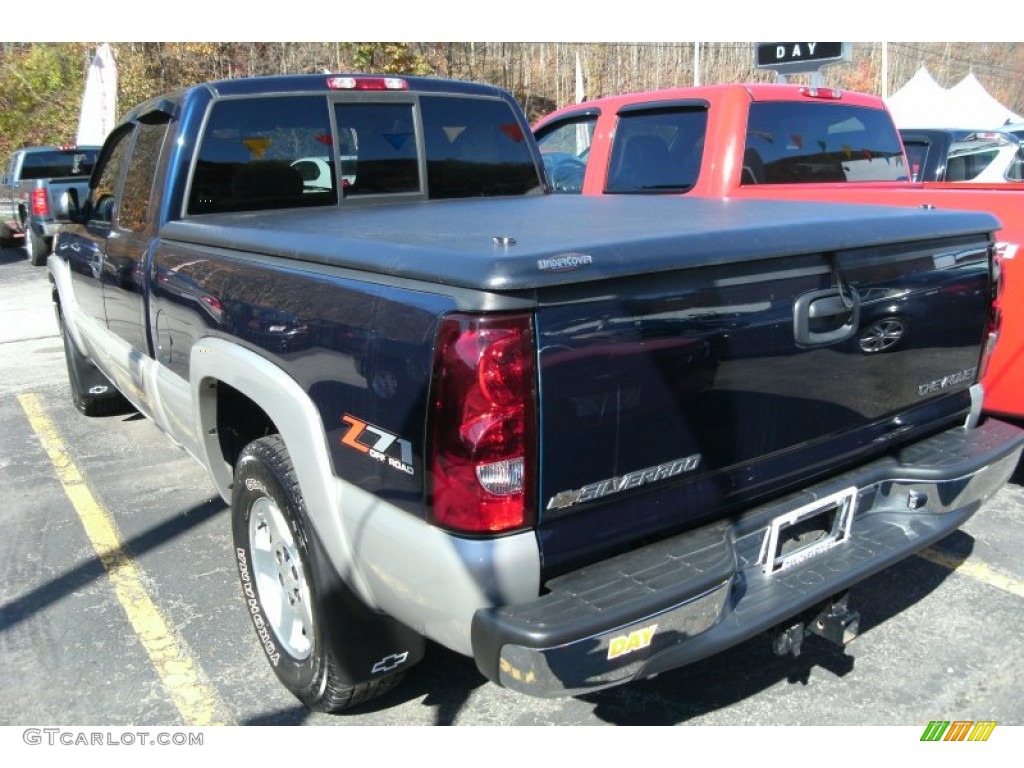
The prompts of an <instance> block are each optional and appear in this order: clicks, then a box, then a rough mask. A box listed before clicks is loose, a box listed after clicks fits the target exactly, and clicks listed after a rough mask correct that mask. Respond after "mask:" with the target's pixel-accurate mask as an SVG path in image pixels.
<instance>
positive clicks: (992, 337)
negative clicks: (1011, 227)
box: [978, 243, 1017, 380]
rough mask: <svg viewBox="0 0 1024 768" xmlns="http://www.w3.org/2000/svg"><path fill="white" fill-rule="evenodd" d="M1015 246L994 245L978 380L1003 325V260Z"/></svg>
mask: <svg viewBox="0 0 1024 768" xmlns="http://www.w3.org/2000/svg"><path fill="white" fill-rule="evenodd" d="M1016 250H1017V245H1016V244H1015V243H996V246H995V252H994V253H993V255H992V296H991V302H990V304H989V312H988V339H987V340H986V342H985V350H984V352H983V353H982V355H981V365H980V366H978V369H979V372H978V379H979V380H981V379H983V378H985V373H986V372H987V371H988V363H989V360H991V359H992V353H993V352H995V349H996V343H997V342H998V341H999V328H1000V326H1002V324H1003V306H1002V304H1003V290H1004V283H1003V280H1004V277H1003V259H1004V258H1006V256H1007V252H1008V251H1010V258H1012V257H1013V256H1014V255H1015V252H1016Z"/></svg>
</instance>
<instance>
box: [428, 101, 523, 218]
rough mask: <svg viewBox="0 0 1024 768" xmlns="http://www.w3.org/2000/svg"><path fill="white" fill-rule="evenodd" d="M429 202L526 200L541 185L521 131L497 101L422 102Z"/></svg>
mask: <svg viewBox="0 0 1024 768" xmlns="http://www.w3.org/2000/svg"><path fill="white" fill-rule="evenodd" d="M420 109H421V111H422V118H423V136H424V140H425V142H426V151H427V183H428V188H429V195H430V197H431V198H435V199H436V198H452V197H491V196H495V195H525V194H530V193H539V192H541V191H542V183H541V179H540V176H539V174H538V172H537V166H536V164H535V163H534V159H533V154H532V153H531V152H530V146H531V142H530V141H527V137H526V135H524V130H523V128H522V126H521V125H520V123H519V121H518V120H516V116H515V114H514V113H513V112H512V110H511V108H510V107H509V105H508V104H506V103H505V102H504V101H501V100H499V99H470V98H449V97H445V96H423V97H422V98H421V99H420Z"/></svg>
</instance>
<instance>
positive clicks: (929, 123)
mask: <svg viewBox="0 0 1024 768" xmlns="http://www.w3.org/2000/svg"><path fill="white" fill-rule="evenodd" d="M886 106H888V108H889V112H890V113H892V118H893V120H894V121H895V123H896V127H898V128H988V129H995V128H998V127H999V126H1001V125H1003V124H1004V123H1005V122H1007V121H1010V122H1020V121H1022V120H1024V118H1022V117H1021V116H1020V115H1018V114H1016V113H1015V112H1013V111H1011V110H1010V109H1009V108H1007V107H1005V106H1003V105H1002V104H1000V103H999V101H997V100H996V99H995V98H993V97H992V95H991V94H990V93H989V92H988V91H986V90H985V87H984V86H983V85H982V84H981V83H979V82H978V79H977V78H976V77H975V76H974V75H973V74H969V75H967V77H965V78H964V79H963V80H961V81H960V82H959V83H957V84H956V85H954V86H953V87H952V88H943V87H942V86H940V85H939V84H938V83H936V82H935V80H934V79H933V78H932V76H931V75H930V74H928V70H927V69H925V68H924V67H921V68H920V69H919V70H918V71H917V72H916V73H915V74H914V76H913V77H912V78H910V80H908V81H907V84H906V85H904V86H903V88H901V89H900V90H899V91H897V92H896V93H894V94H893V95H892V96H890V97H889V98H888V99H886Z"/></svg>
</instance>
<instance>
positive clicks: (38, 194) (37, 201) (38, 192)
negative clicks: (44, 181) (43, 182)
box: [31, 189, 50, 216]
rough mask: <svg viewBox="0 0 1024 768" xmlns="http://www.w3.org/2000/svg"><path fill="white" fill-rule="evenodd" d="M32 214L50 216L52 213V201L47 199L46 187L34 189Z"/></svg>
mask: <svg viewBox="0 0 1024 768" xmlns="http://www.w3.org/2000/svg"><path fill="white" fill-rule="evenodd" d="M31 205H32V215H33V216H49V215H50V203H49V202H48V201H47V199H46V190H45V189H33V190H32V198H31Z"/></svg>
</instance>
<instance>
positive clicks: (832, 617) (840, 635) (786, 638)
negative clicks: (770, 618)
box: [772, 592, 860, 656]
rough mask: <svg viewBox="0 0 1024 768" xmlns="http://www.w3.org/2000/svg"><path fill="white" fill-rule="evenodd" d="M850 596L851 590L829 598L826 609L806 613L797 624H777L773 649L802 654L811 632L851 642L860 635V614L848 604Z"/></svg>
mask: <svg viewBox="0 0 1024 768" xmlns="http://www.w3.org/2000/svg"><path fill="white" fill-rule="evenodd" d="M848 597H849V592H844V593H843V594H842V595H839V596H837V597H835V598H833V599H832V600H831V601H829V602H828V603H827V604H826V605H825V607H824V608H823V609H822V608H821V607H820V606H819V607H818V608H814V609H812V610H811V611H808V612H807V613H804V614H803V616H802V617H801V618H800V619H798V620H797V621H796V622H795V623H794V624H790V625H782V626H779V627H776V628H775V629H774V630H773V632H772V650H773V651H774V652H775V654H776V655H778V656H785V655H786V654H788V653H791V654H793V655H794V656H799V655H800V646H801V645H802V644H803V641H804V635H805V634H806V633H807V632H813V633H814V634H816V635H820V636H821V637H823V638H825V639H826V640H831V641H832V642H833V643H835V644H836V645H840V646H843V645H846V644H847V643H849V642H850V641H851V640H853V638H855V637H856V636H857V631H858V629H859V628H860V614H859V613H857V611H851V610H850V609H849V608H848V607H847V605H846V600H847V598H848ZM815 612H817V613H815ZM808 616H810V617H811V618H810V620H809V621H808V620H806V618H805V617H808Z"/></svg>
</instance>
